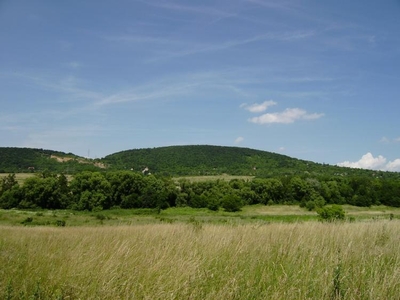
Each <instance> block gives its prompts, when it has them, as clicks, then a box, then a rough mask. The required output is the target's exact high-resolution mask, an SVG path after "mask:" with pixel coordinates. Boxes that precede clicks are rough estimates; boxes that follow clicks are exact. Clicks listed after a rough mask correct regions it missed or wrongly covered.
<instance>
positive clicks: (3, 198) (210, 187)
mask: <svg viewBox="0 0 400 300" xmlns="http://www.w3.org/2000/svg"><path fill="white" fill-rule="evenodd" d="M253 204H264V205H274V204H298V205H300V206H302V207H305V208H307V209H309V210H315V209H318V208H319V207H323V206H324V205H326V204H350V205H355V206H371V205H387V206H394V207H400V180H399V179H387V178H386V179H384V178H371V177H337V176H336V177H329V176H325V177H300V176H283V177H279V178H256V179H253V180H241V179H233V180H230V181H224V180H213V181H201V182H191V181H189V180H186V179H180V180H179V181H175V180H174V179H173V178H168V177H157V176H154V175H143V174H142V173H140V172H138V173H137V172H132V171H115V172H89V171H84V172H81V173H78V174H76V175H75V176H74V177H73V178H72V180H70V181H69V180H68V179H67V177H66V176H65V175H64V174H55V173H50V172H44V173H40V174H37V175H36V176H34V177H30V178H27V179H26V180H25V181H24V183H23V184H22V185H19V184H18V182H17V180H16V178H15V174H9V175H8V176H6V177H3V178H2V179H1V182H0V208H3V209H11V208H19V209H28V208H29V209H32V208H42V209H73V210H88V211H96V210H104V209H112V208H127V209H128V208H158V209H166V208H168V207H175V206H189V207H194V208H209V209H211V210H218V209H220V208H223V209H225V210H227V211H236V210H240V208H241V207H242V206H243V205H253Z"/></svg>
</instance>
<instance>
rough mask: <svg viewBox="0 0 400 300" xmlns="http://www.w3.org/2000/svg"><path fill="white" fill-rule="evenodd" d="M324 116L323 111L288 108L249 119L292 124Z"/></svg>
mask: <svg viewBox="0 0 400 300" xmlns="http://www.w3.org/2000/svg"><path fill="white" fill-rule="evenodd" d="M322 116H324V114H323V113H311V114H310V113H308V112H307V111H306V110H304V109H300V108H287V109H285V110H284V111H283V112H275V113H266V114H263V115H261V116H258V117H253V118H250V119H249V122H251V123H255V124H261V125H262V124H271V123H281V124H290V123H293V122H295V121H299V120H315V119H319V118H321V117H322Z"/></svg>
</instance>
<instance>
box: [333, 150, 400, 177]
mask: <svg viewBox="0 0 400 300" xmlns="http://www.w3.org/2000/svg"><path fill="white" fill-rule="evenodd" d="M386 161H387V159H386V158H385V157H383V156H382V155H378V156H377V157H374V156H373V155H372V154H371V153H370V152H368V153H367V154H365V155H363V156H362V157H361V159H360V160H358V161H356V162H350V161H344V162H341V163H338V164H337V165H338V166H339V167H349V168H358V169H371V170H381V171H392V172H400V159H395V160H394V161H390V162H388V163H386Z"/></svg>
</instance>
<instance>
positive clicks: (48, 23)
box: [0, 0, 400, 171]
mask: <svg viewBox="0 0 400 300" xmlns="http://www.w3.org/2000/svg"><path fill="white" fill-rule="evenodd" d="M399 32H400V1H398V0H397V1H394V0H392V1H368V0H367V1H365V0H363V1H361V0H354V1H342V0H339V1H307V0H302V1H300V0H282V1H270V0H217V1H215V0H214V1H179V0H176V1H162V0H149V1H147V0H142V1H139V0H136V1H135V0H129V1H128V0H120V1H101V0H96V1H92V0H88V1H75V0H71V1H50V0H49V1H44V0H42V1H41V0H38V1H28V0H13V1H11V0H3V1H0V40H1V47H0V105H1V109H0V146H6V147H9V146H13V147H35V148H45V149H53V150H59V151H64V152H72V153H75V154H77V155H81V156H88V154H89V156H90V157H92V158H95V157H97V158H99V157H103V156H105V155H108V154H111V153H114V152H117V151H122V150H127V149H134V148H147V147H158V146H169V145H186V144H209V145H224V146H240V147H248V148H254V149H260V150H265V151H272V152H277V153H282V154H285V155H288V156H291V157H295V158H300V159H306V160H311V161H315V162H320V163H329V164H337V163H341V165H347V166H353V167H363V168H373V169H382V170H397V171H400V118H399V112H400V99H399V96H400V74H399V70H400V35H399Z"/></svg>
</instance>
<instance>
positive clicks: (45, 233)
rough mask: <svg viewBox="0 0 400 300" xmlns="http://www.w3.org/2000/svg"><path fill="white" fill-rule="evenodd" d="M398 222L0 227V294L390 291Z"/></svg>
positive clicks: (380, 295)
mask: <svg viewBox="0 0 400 300" xmlns="http://www.w3.org/2000/svg"><path fill="white" fill-rule="evenodd" d="M399 232H400V220H392V221H388V220H379V221H369V222H366V221H364V222H354V223H348V222H344V223H320V222H303V223H265V224H262V223H259V224H251V223H248V224H243V225H215V224H202V223H196V222H192V223H174V224H161V223H160V224H143V225H135V226H126V225H122V226H108V225H104V226H101V227H100V226H97V227H88V226H81V227H63V228H56V227H17V226H1V227H0V263H1V266H2V267H1V269H0V297H1V298H2V299H374V300H376V299H399V294H398V291H399V290H400V252H399V251H398V245H399V242H400V236H399Z"/></svg>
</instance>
